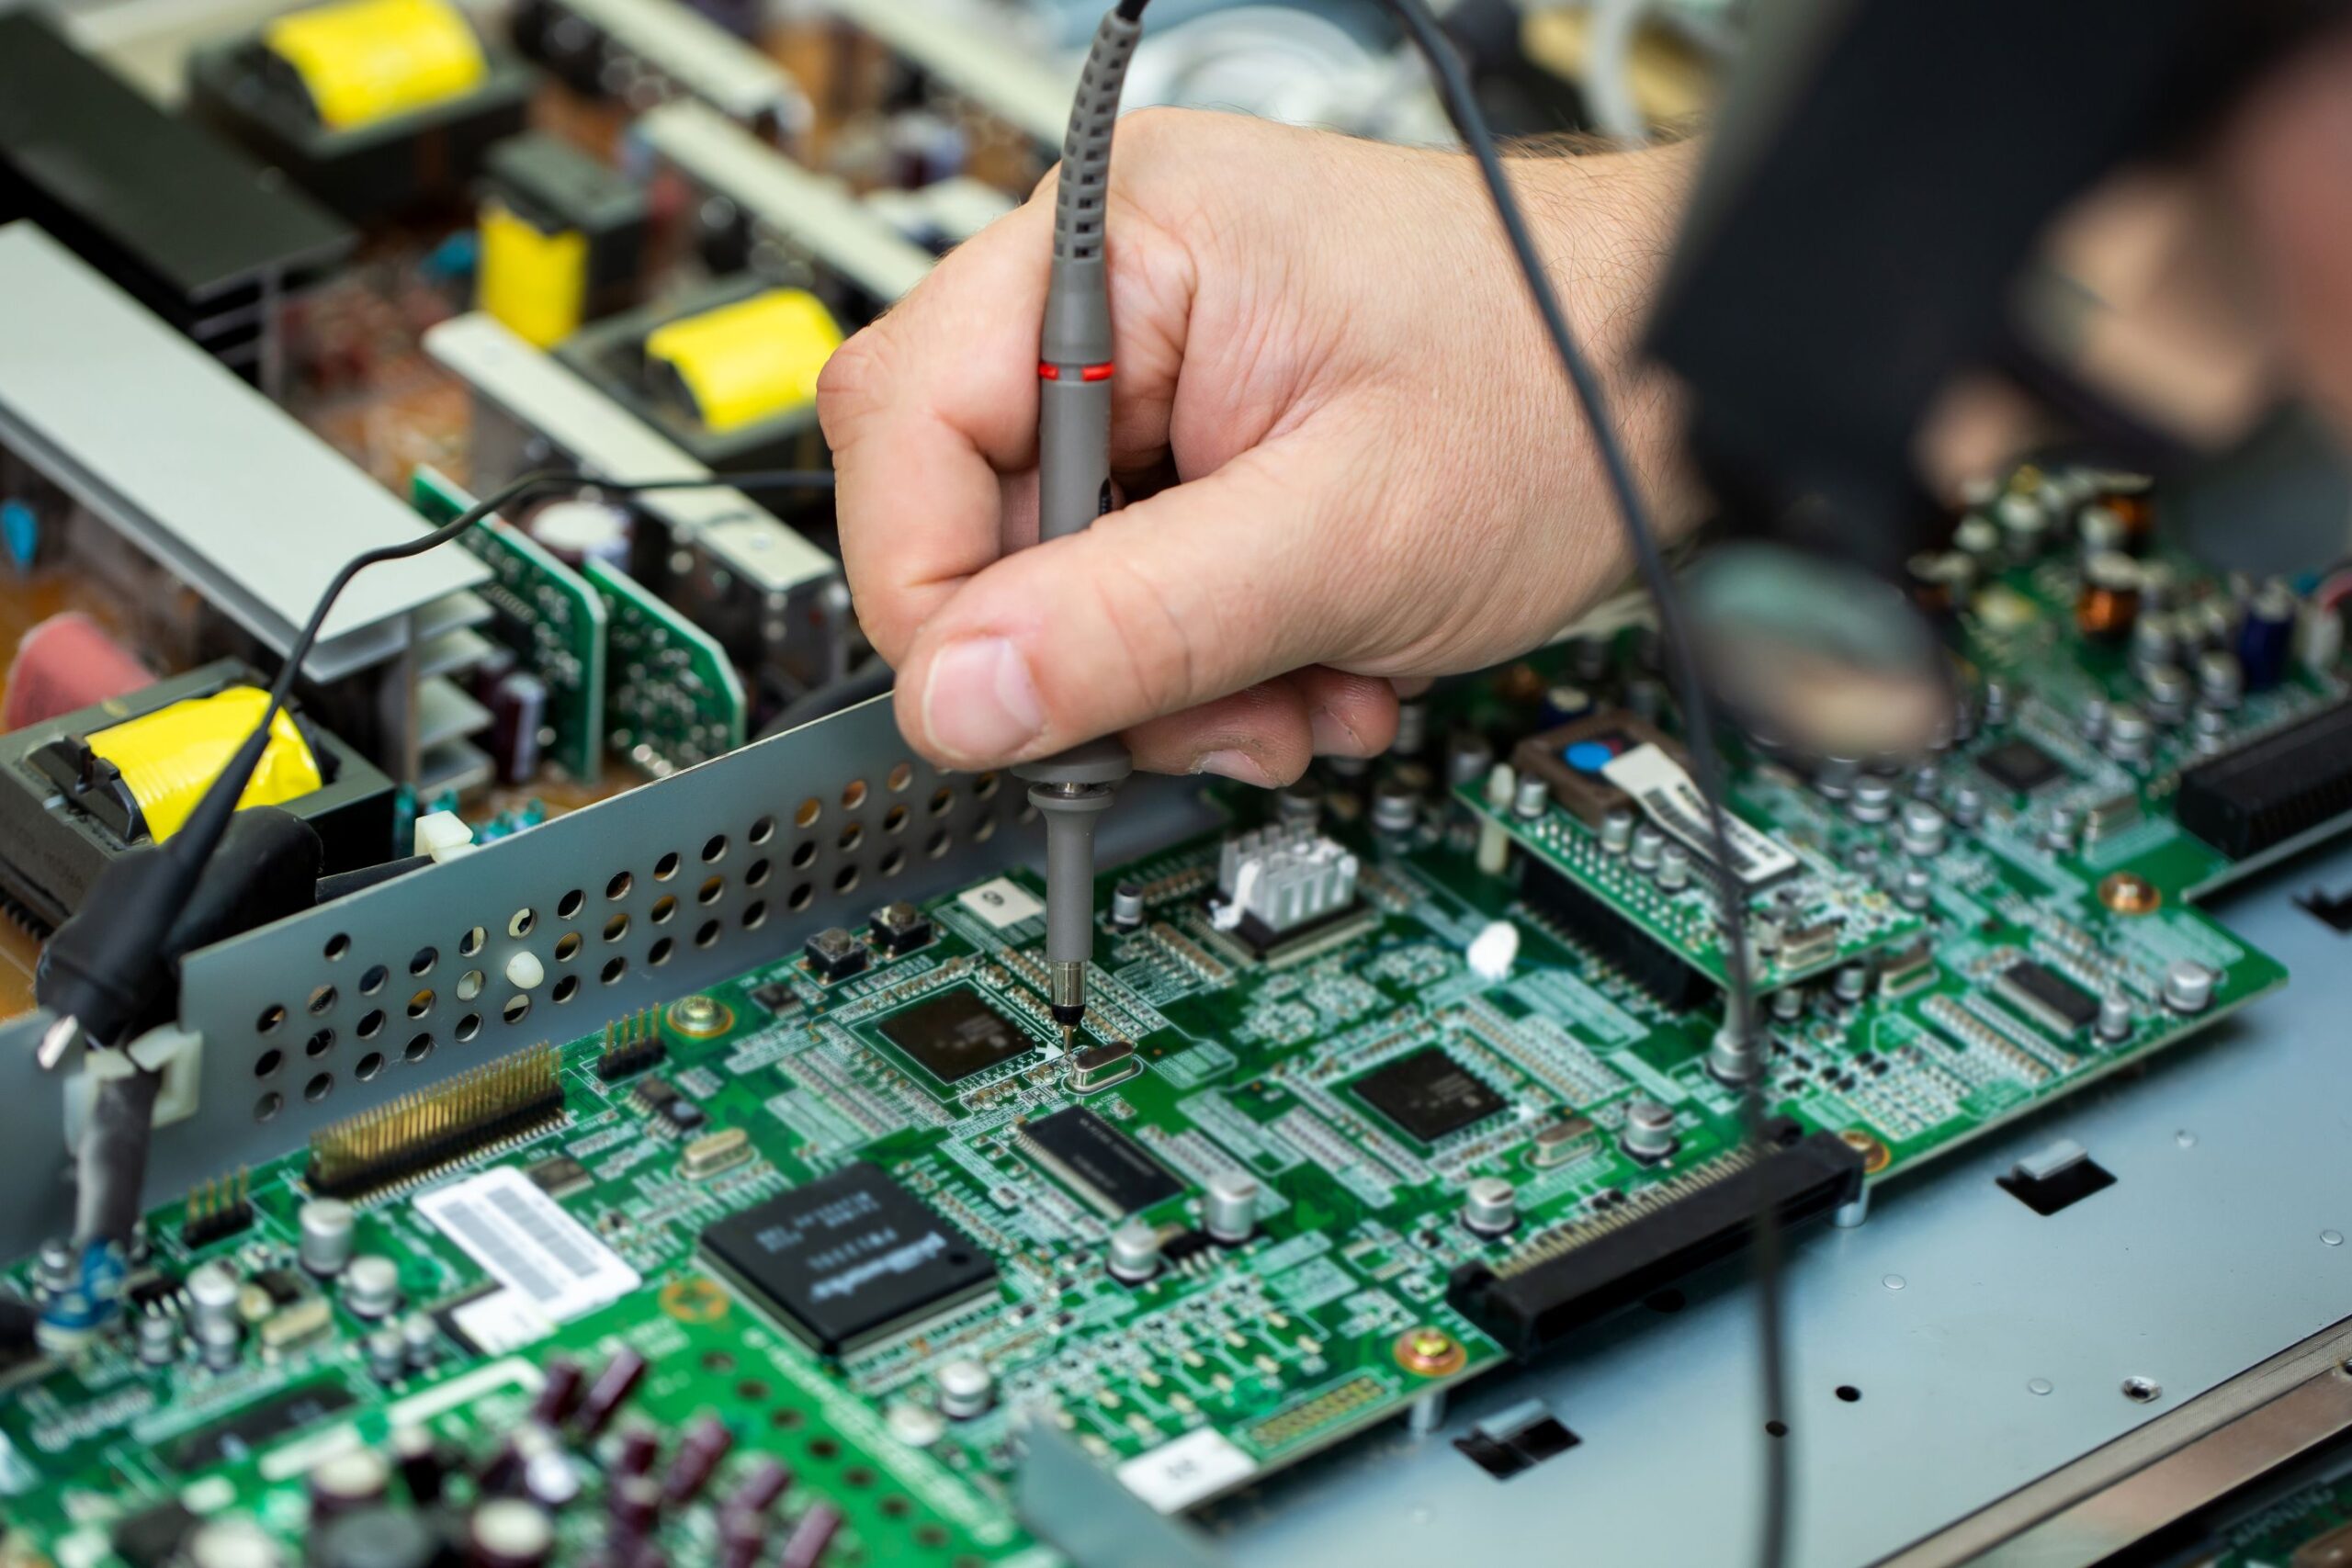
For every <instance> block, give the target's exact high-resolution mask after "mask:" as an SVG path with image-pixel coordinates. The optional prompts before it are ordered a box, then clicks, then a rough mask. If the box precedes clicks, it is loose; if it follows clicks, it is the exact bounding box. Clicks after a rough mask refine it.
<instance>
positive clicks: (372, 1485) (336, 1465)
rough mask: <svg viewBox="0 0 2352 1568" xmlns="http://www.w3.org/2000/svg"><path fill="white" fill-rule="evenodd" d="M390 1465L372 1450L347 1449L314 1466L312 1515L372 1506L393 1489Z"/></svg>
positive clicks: (311, 1492) (323, 1515)
mask: <svg viewBox="0 0 2352 1568" xmlns="http://www.w3.org/2000/svg"><path fill="white" fill-rule="evenodd" d="M391 1483H392V1472H391V1467H390V1465H388V1464H386V1463H385V1462H384V1461H383V1457H382V1456H381V1455H380V1454H379V1453H377V1452H376V1450H373V1449H364V1448H354V1449H345V1450H343V1451H342V1452H340V1453H333V1454H329V1455H328V1456H327V1457H326V1458H324V1459H322V1460H321V1461H319V1462H318V1463H316V1464H314V1465H312V1466H311V1473H310V1478H309V1481H308V1483H307V1484H308V1487H309V1490H310V1494H311V1517H312V1518H313V1519H320V1518H333V1517H335V1516H336V1515H338V1514H348V1513H353V1512H356V1511H357V1510H358V1509H361V1508H369V1507H373V1506H376V1505H377V1504H379V1503H380V1502H382V1501H383V1500H384V1495H385V1493H387V1492H388V1491H390V1489H391Z"/></svg>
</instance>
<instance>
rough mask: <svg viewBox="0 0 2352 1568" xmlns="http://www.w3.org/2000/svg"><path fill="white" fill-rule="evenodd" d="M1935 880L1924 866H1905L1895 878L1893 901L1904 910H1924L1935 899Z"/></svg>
mask: <svg viewBox="0 0 2352 1568" xmlns="http://www.w3.org/2000/svg"><path fill="white" fill-rule="evenodd" d="M1935 886H1936V879H1935V878H1934V877H1933V876H1932V875H1930V874H1928V868H1927V867H1926V866H1924V865H1906V866H1905V867H1904V868H1903V870H1902V872H1901V873H1900V874H1898V875H1897V876H1896V877H1895V881H1894V901H1895V902H1896V903H1897V904H1900V905H1902V906H1903V907H1904V908H1906V909H1924V908H1927V907H1928V901H1929V900H1930V899H1932V898H1933V897H1935Z"/></svg>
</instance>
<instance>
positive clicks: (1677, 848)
mask: <svg viewBox="0 0 2352 1568" xmlns="http://www.w3.org/2000/svg"><path fill="white" fill-rule="evenodd" d="M1657 885H1658V886H1659V887H1661V888H1663V889H1664V890H1665V891H1667V892H1668V893H1679V892H1680V891H1681V890H1682V889H1683V888H1685V887H1688V886H1691V852H1690V851H1689V850H1686V849H1684V848H1683V847H1682V846H1681V845H1680V844H1668V845H1667V846H1666V847H1665V848H1664V849H1662V850H1660V851H1659V852H1658V856H1657Z"/></svg>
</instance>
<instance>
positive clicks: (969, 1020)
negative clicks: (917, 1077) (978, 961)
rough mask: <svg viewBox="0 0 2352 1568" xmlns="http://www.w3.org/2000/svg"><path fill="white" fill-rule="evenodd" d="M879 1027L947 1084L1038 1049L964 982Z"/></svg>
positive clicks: (889, 1038) (885, 1034) (916, 1005)
mask: <svg viewBox="0 0 2352 1568" xmlns="http://www.w3.org/2000/svg"><path fill="white" fill-rule="evenodd" d="M876 1028H878V1029H879V1030H881V1032H882V1037H883V1038H884V1039H885V1040H888V1042H889V1043H891V1044H893V1045H896V1046H897V1047H898V1048H899V1050H901V1051H904V1052H905V1053H906V1054H907V1055H910V1056H912V1057H913V1058H914V1059H915V1060H916V1061H918V1062H921V1063H922V1066H923V1068H924V1070H925V1071H927V1072H929V1073H930V1074H931V1076H932V1077H935V1078H937V1079H938V1080H939V1081H940V1082H942V1083H955V1082H956V1081H958V1080H959V1079H962V1078H967V1077H971V1076H972V1075H973V1074H974V1073H978V1072H985V1071H986V1070H987V1069H989V1068H990V1067H993V1066H996V1065H997V1064H999V1063H1000V1062H1010V1061H1011V1060H1012V1058H1013V1057H1015V1056H1018V1055H1023V1053H1025V1052H1028V1051H1033V1050H1035V1048H1036V1042H1035V1041H1034V1040H1031V1039H1030V1038H1029V1036H1027V1035H1026V1034H1023V1033H1022V1032H1021V1031H1020V1030H1018V1029H1016V1028H1014V1027H1013V1023H1012V1020H1011V1019H1009V1018H1007V1017H1005V1016H1004V1015H1003V1014H1002V1013H1001V1012H999V1011H997V1010H996V1009H994V1008H992V1007H990V1006H989V1004H988V1003H986V1002H984V1001H982V1000H981V999H980V998H978V996H977V995H975V994H974V993H973V992H972V991H971V990H970V989H969V988H968V987H962V986H958V987H956V989H954V990H952V991H946V992H943V993H941V994H940V995H938V996H935V997H933V998H931V999H930V1000H929V1001H924V1002H917V1003H916V1004H915V1005H914V1006H912V1007H910V1008H909V1009H907V1010H905V1011H904V1012H894V1013H892V1014H891V1015H890V1016H889V1017H888V1018H886V1019H884V1020H883V1021H881V1022H880V1023H879V1024H877V1025H876Z"/></svg>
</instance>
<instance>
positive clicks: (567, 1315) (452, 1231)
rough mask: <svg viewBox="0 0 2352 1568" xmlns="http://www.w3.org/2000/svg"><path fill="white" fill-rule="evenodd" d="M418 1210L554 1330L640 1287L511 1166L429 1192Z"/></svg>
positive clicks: (618, 1261)
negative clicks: (554, 1324)
mask: <svg viewBox="0 0 2352 1568" xmlns="http://www.w3.org/2000/svg"><path fill="white" fill-rule="evenodd" d="M416 1208H417V1212H418V1213H421V1214H423V1215H424V1217H425V1218H426V1219H428V1220H430V1221H432V1222H433V1223H434V1224H435V1225H436V1226H438V1227H439V1228H440V1230H441V1232H442V1234H443V1235H447V1237H448V1238H449V1239H450V1240H451V1241H454V1242H456V1243H457V1244H458V1246H459V1247H463V1248H464V1249H465V1251H466V1255H467V1256H468V1257H469V1258H472V1259H473V1260H474V1261H475V1262H477V1263H479V1264H481V1266H482V1267H483V1268H484V1269H489V1270H490V1271H491V1273H492V1274H493V1275H495V1276H497V1278H498V1281H499V1283H501V1284H503V1285H505V1286H507V1287H508V1288H509V1289H511V1290H513V1291H515V1292H519V1293H520V1294H522V1295H523V1296H524V1297H525V1298H526V1299H527V1300H528V1301H529V1303H530V1304H531V1305H532V1306H533V1307H535V1308H537V1310H538V1312H539V1313H540V1314H542V1315H543V1316H546V1317H548V1318H551V1319H553V1320H554V1321H555V1322H557V1323H569V1322H571V1320H572V1319H573V1318H575V1317H578V1316H580V1315H581V1314H583V1313H587V1312H592V1311H594V1309H596V1308H597V1307H600V1306H603V1305H604V1304H605V1303H606V1302H609V1301H613V1300H616V1298H618V1297H620V1296H622V1295H625V1294H627V1293H628V1292H630V1291H633V1290H635V1289H637V1287H638V1284H639V1278H638V1272H637V1270H636V1269H632V1268H630V1267H629V1266H628V1264H627V1263H625V1262H623V1261H622V1260H621V1258H620V1256H619V1254H617V1253H616V1252H614V1251H613V1249H612V1248H611V1247H606V1246H605V1244H604V1243H603V1242H601V1241H598V1240H597V1239H596V1238H595V1236H594V1235H592V1234H590V1232H589V1229H588V1227H587V1226H586V1225H583V1224H581V1223H580V1222H579V1221H578V1220H575V1219H573V1218H572V1217H571V1215H570V1214H567V1213H564V1212H563V1210H562V1208H561V1207H560V1205H558V1204H557V1202H556V1201H555V1200H554V1199H552V1198H550V1197H548V1195H547V1194H546V1193H544V1192H542V1191H540V1190H538V1188H537V1187H536V1186H534V1185H533V1184H532V1182H531V1179H530V1178H529V1177H527V1176H525V1175H524V1174H523V1173H522V1172H521V1171H519V1170H517V1169H515V1168H514V1167H513V1166H507V1165H502V1166H498V1167H496V1168H492V1169H490V1170H485V1171H483V1172H481V1174H480V1175H478V1176H470V1177H468V1178H467V1179H465V1180H463V1181H457V1182H452V1183H450V1184H449V1185H448V1186H447V1187H439V1188H435V1190H432V1191H430V1192H427V1193H425V1194H424V1195H423V1196H422V1197H420V1198H418V1199H417V1201H416Z"/></svg>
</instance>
